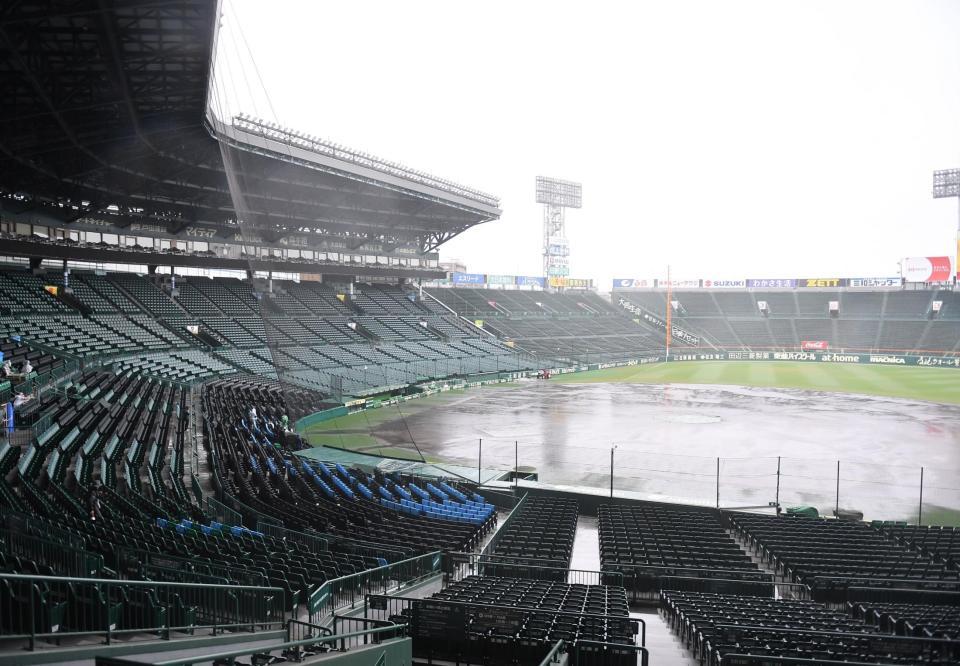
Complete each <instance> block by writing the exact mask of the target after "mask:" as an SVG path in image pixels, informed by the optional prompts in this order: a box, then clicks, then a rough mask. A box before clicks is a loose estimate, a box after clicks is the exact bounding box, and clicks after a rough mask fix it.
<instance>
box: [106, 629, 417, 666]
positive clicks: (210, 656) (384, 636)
mask: <svg viewBox="0 0 960 666" xmlns="http://www.w3.org/2000/svg"><path fill="white" fill-rule="evenodd" d="M299 624H303V623H299ZM317 629H318V630H319V629H321V628H319V627H317ZM405 632H406V625H402V624H391V625H389V626H382V627H374V628H373V629H365V630H363V631H355V632H351V633H348V634H340V635H334V634H330V635H323V636H308V637H306V638H301V639H299V640H288V641H285V642H283V643H278V644H276V645H270V646H267V647H264V646H258V647H248V648H245V649H242V650H230V651H227V652H213V653H207V654H196V655H193V656H190V657H181V658H179V659H168V660H166V661H155V662H152V663H153V666H193V665H194V664H204V663H211V662H212V663H219V664H226V663H235V659H236V658H237V657H252V656H253V655H257V654H262V653H265V652H270V653H274V652H276V653H278V654H279V653H287V654H292V653H303V651H304V650H303V649H304V648H307V649H308V651H310V650H309V649H310V648H314V649H316V650H318V651H319V648H320V646H324V648H326V649H327V650H332V649H335V646H336V644H337V643H338V642H341V641H343V640H346V639H351V640H352V639H367V640H368V641H369V642H370V643H381V644H382V643H383V642H384V641H389V640H391V639H399V638H404V637H405V635H406V633H405ZM304 656H307V655H304ZM94 663H95V666H143V662H142V661H134V660H133V659H123V658H117V657H97V658H96V661H95V662H94ZM254 663H260V662H254ZM263 663H266V662H263ZM385 663H393V662H385Z"/></svg>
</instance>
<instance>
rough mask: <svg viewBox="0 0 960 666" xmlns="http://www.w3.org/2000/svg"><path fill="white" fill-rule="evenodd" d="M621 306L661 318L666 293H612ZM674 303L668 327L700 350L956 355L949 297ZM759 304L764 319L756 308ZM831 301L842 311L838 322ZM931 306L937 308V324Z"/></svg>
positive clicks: (762, 294) (955, 306)
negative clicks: (817, 346)
mask: <svg viewBox="0 0 960 666" xmlns="http://www.w3.org/2000/svg"><path fill="white" fill-rule="evenodd" d="M620 298H623V299H626V301H627V302H628V303H630V304H632V305H633V306H638V307H640V308H641V309H642V310H644V311H646V312H648V313H650V314H652V315H654V316H656V317H658V318H660V319H661V320H663V319H665V317H666V299H665V292H663V291H652V290H651V291H644V290H630V291H615V292H614V294H613V301H614V303H617V302H618V301H619V299H620ZM672 299H673V300H674V301H675V302H676V303H677V307H676V308H675V309H674V311H673V315H672V318H673V324H674V325H676V326H679V327H681V328H683V329H684V330H687V331H689V332H691V333H693V334H695V335H698V336H700V337H701V338H702V343H701V347H709V346H711V345H712V346H715V347H718V348H723V349H750V350H788V351H796V350H798V349H799V348H800V343H801V342H802V341H804V340H812V341H825V342H827V343H828V344H829V348H830V349H831V350H847V351H864V352H869V351H874V352H899V353H957V352H960V296H958V294H957V293H956V292H953V291H946V290H919V291H906V290H903V291H901V290H878V291H866V290H863V291H861V290H856V289H846V290H839V291H830V290H815V289H812V290H795V291H784V290H777V291H764V290H749V291H747V290H736V291H732V290H731V291H727V290H696V291H691V290H677V291H674V292H673V293H672ZM763 301H765V302H766V303H767V306H768V313H767V314H766V315H763V314H761V312H760V309H759V305H758V303H760V302H763ZM831 301H837V302H838V303H839V313H838V314H837V315H836V316H831V314H830V312H829V304H830V302H831ZM934 301H940V302H941V303H942V309H941V310H940V313H939V314H938V315H937V316H934V314H933V302H934ZM625 312H626V311H625ZM682 346H683V345H682V344H678V347H682Z"/></svg>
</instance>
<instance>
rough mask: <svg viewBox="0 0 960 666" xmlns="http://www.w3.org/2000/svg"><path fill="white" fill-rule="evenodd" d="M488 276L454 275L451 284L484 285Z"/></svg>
mask: <svg viewBox="0 0 960 666" xmlns="http://www.w3.org/2000/svg"><path fill="white" fill-rule="evenodd" d="M486 281H487V276H486V275H484V274H483V273H452V274H451V275H450V282H452V283H453V284H483V283H484V282H486Z"/></svg>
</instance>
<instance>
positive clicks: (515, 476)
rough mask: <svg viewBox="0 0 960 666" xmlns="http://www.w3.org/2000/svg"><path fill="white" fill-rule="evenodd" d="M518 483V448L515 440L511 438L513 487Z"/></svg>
mask: <svg viewBox="0 0 960 666" xmlns="http://www.w3.org/2000/svg"><path fill="white" fill-rule="evenodd" d="M518 485H520V448H519V444H517V440H513V487H514V488H516V487H517V486H518Z"/></svg>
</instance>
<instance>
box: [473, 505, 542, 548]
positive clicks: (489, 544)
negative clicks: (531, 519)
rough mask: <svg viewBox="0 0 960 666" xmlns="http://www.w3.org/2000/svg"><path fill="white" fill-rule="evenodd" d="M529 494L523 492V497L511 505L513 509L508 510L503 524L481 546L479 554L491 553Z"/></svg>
mask: <svg viewBox="0 0 960 666" xmlns="http://www.w3.org/2000/svg"><path fill="white" fill-rule="evenodd" d="M529 496H530V493H524V494H523V497H521V498H520V501H519V502H517V503H516V505H515V506H514V507H513V509H512V510H511V511H510V515H509V516H507V517H506V518H505V519H504V521H503V524H502V525H501V526H500V529H498V530H497V531H496V533H494V535H493V536H492V537H491V538H490V541H488V542H487V545H486V546H484V547H483V550H482V551H480V554H481V555H492V554H493V549H494V548H496V547H497V544H498V543H500V539H501V538H502V537H503V534H505V533H506V530H507V528H508V527H510V523H511V522H513V518H514V516H516V515H517V514H518V513H520V511H521V509H523V504H524V502H526V501H527V497H529Z"/></svg>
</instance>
